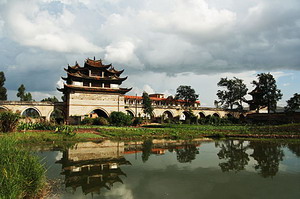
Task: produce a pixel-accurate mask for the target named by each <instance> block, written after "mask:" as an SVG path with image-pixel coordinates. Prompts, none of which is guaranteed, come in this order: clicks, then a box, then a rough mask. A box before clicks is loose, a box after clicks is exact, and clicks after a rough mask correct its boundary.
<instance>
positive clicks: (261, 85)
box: [252, 73, 282, 113]
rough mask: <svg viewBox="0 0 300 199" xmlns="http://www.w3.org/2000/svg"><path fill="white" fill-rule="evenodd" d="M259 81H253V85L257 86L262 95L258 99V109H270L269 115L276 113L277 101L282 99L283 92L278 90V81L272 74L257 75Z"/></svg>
mask: <svg viewBox="0 0 300 199" xmlns="http://www.w3.org/2000/svg"><path fill="white" fill-rule="evenodd" d="M257 77H258V81H255V80H254V81H253V82H252V84H253V85H255V86H256V88H255V89H257V90H259V91H260V92H261V93H260V95H259V99H257V106H258V107H257V108H258V110H259V108H260V107H268V113H270V111H271V110H272V111H275V110H276V106H277V101H278V100H280V99H281V98H282V94H281V91H280V90H279V89H277V85H276V80H275V79H274V77H273V75H271V74H270V73H260V74H258V75H257Z"/></svg>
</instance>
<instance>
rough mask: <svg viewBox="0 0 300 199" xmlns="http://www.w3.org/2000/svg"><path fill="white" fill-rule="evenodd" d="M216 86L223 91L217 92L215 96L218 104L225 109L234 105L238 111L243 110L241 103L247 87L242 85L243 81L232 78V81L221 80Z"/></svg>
mask: <svg viewBox="0 0 300 199" xmlns="http://www.w3.org/2000/svg"><path fill="white" fill-rule="evenodd" d="M218 86H220V87H224V88H225V89H224V90H218V92H217V96H218V98H219V100H220V101H219V103H220V104H221V105H223V106H224V107H225V108H228V107H230V109H233V106H234V105H236V106H238V107H239V108H240V109H243V106H242V103H243V101H244V100H245V95H246V94H247V91H248V89H247V87H246V85H245V84H244V83H243V80H241V79H238V78H236V77H234V78H233V79H227V77H226V78H221V80H220V81H219V83H218Z"/></svg>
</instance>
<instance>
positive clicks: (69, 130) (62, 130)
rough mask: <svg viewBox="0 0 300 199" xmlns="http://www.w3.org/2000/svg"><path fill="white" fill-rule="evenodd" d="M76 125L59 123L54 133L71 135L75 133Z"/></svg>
mask: <svg viewBox="0 0 300 199" xmlns="http://www.w3.org/2000/svg"><path fill="white" fill-rule="evenodd" d="M76 130H77V128H76V127H73V126H67V125H61V126H57V127H56V129H55V133H58V134H63V135H65V136H70V137H73V136H75V135H76Z"/></svg>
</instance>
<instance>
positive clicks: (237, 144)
mask: <svg viewBox="0 0 300 199" xmlns="http://www.w3.org/2000/svg"><path fill="white" fill-rule="evenodd" d="M216 147H220V151H219V153H218V157H219V159H222V160H223V159H224V160H226V162H221V163H219V166H220V168H221V170H222V171H223V172H226V171H235V172H238V171H241V170H244V169H245V166H247V165H248V163H249V155H248V153H247V151H248V150H249V149H252V150H253V153H252V154H251V155H250V156H251V157H252V158H253V159H254V160H256V163H255V165H254V168H255V170H257V171H259V174H260V175H261V176H263V177H272V176H275V175H276V174H277V172H278V169H279V163H280V161H282V160H283V157H284V153H283V151H282V146H281V144H279V143H278V142H266V141H263V142H260V141H249V142H248V141H246V142H245V141H242V140H225V141H222V142H216ZM298 147H299V145H298ZM295 148H296V147H295Z"/></svg>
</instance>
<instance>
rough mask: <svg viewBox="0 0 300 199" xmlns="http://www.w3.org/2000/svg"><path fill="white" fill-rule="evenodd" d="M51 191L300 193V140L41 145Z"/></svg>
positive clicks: (91, 194) (64, 194) (80, 194)
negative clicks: (46, 148)
mask: <svg viewBox="0 0 300 199" xmlns="http://www.w3.org/2000/svg"><path fill="white" fill-rule="evenodd" d="M37 154H38V155H39V156H41V157H42V158H43V160H42V161H43V162H44V163H45V166H46V167H47V169H48V170H47V175H48V178H49V180H50V181H51V182H52V183H53V187H54V188H53V189H54V193H53V194H52V195H51V196H50V198H126V199H127V198H128V199H131V198H135V199H140V198H143V199H147V198H149V199H154V198H170V199H177V198H178V199H183V198H187V199H190V198H197V199H198V198H210V199H211V198H245V199H246V198H249V199H250V198H251V199H252V198H280V199H282V198H299V197H300V142H299V141H246V140H222V141H212V140H200V139H199V140H193V141H186V140H178V141H174V140H149V141H143V142H113V141H109V140H107V141H103V142H99V143H93V142H84V143H78V144H76V145H75V146H73V147H71V148H69V149H66V150H63V149H58V148H57V149H54V150H46V151H44V150H43V151H39V152H37Z"/></svg>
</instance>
